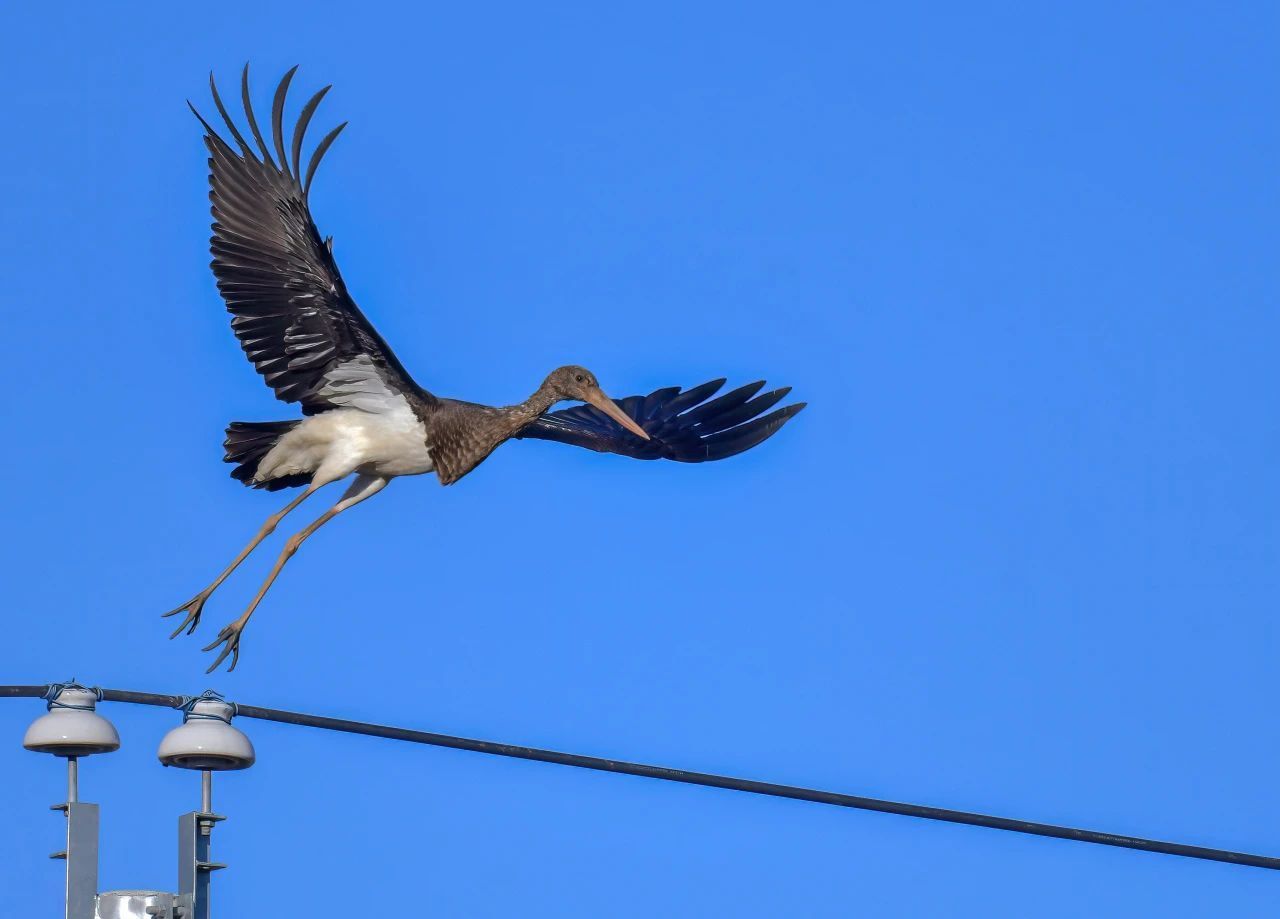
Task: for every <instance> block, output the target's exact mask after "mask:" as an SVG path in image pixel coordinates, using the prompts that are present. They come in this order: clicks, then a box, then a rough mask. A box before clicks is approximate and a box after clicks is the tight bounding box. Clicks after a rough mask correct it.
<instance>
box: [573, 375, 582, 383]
mask: <svg viewBox="0 0 1280 919" xmlns="http://www.w3.org/2000/svg"><path fill="white" fill-rule="evenodd" d="M574 379H575V380H577V381H578V382H579V383H581V382H582V379H583V377H582V374H578V375H577V376H576V377H574Z"/></svg>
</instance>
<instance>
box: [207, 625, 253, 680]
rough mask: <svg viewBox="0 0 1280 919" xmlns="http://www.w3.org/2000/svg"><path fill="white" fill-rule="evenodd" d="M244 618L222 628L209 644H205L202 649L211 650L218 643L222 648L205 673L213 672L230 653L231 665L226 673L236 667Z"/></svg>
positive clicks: (238, 659) (238, 660)
mask: <svg viewBox="0 0 1280 919" xmlns="http://www.w3.org/2000/svg"><path fill="white" fill-rule="evenodd" d="M244 627H245V620H243V619H237V620H236V621H235V622H233V623H231V625H229V626H227V627H226V628H224V629H223V630H222V631H221V632H219V633H218V637H217V638H215V639H214V640H213V642H212V643H211V644H208V645H205V647H204V648H203V650H205V651H212V650H213V649H214V648H216V647H218V645H222V646H223V648H222V650H221V651H219V652H218V658H217V660H215V661H214V662H213V663H212V664H211V665H210V666H209V669H208V670H206V671H205V673H213V671H215V670H217V669H218V666H219V665H220V664H221V663H222V662H223V661H225V660H226V659H227V655H228V654H230V655H231V666H230V667H228V668H227V673H230V672H231V671H232V670H235V669H236V664H238V663H240V635H241V633H243V632H244Z"/></svg>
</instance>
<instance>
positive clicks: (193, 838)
mask: <svg viewBox="0 0 1280 919" xmlns="http://www.w3.org/2000/svg"><path fill="white" fill-rule="evenodd" d="M225 819H226V818H225V817H223V816H220V815H218V814H209V813H202V812H200V811H192V812H191V813H189V814H183V815H182V816H181V817H179V818H178V903H179V905H180V906H182V907H183V910H184V912H183V916H184V919H209V875H211V874H212V873H213V872H215V871H218V870H220V869H222V868H225V867H227V866H226V865H223V864H219V863H218V862H213V861H210V860H209V841H210V836H211V835H212V832H213V827H214V824H216V823H217V822H218V821H220V820H225Z"/></svg>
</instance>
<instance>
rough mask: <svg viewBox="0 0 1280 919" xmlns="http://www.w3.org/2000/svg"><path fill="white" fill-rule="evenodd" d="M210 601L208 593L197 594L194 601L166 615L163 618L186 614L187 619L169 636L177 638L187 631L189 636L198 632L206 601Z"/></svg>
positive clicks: (191, 600)
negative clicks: (197, 628) (197, 627)
mask: <svg viewBox="0 0 1280 919" xmlns="http://www.w3.org/2000/svg"><path fill="white" fill-rule="evenodd" d="M208 599H209V595H208V594H207V593H200V594H196V596H194V597H193V598H192V599H190V600H188V601H187V602H186V603H184V604H182V606H179V607H178V608H177V609H175V610H170V611H169V612H167V613H164V614H163V615H162V617H161V618H168V617H169V616H176V615H177V614H178V613H181V612H185V613H186V614H187V616H186V618H185V619H183V620H182V622H181V623H180V624H179V625H178V627H177V628H176V629H174V630H173V632H172V633H171V634H170V635H169V637H170V638H177V637H178V636H179V635H181V634H182V632H183V631H184V630H185V631H186V633H187V634H188V635H190V634H191V633H192V632H194V631H195V630H196V626H198V625H199V624H200V616H201V614H202V613H203V612H204V604H205V601H206V600H208Z"/></svg>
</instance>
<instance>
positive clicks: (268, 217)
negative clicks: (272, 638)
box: [164, 66, 804, 672]
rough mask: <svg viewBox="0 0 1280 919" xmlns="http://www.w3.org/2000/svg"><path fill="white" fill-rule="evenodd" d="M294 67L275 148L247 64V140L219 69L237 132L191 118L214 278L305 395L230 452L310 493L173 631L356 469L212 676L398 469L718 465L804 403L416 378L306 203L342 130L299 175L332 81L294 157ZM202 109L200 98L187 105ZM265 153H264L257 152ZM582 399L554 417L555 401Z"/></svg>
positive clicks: (256, 342) (305, 114)
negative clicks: (550, 453)
mask: <svg viewBox="0 0 1280 919" xmlns="http://www.w3.org/2000/svg"><path fill="white" fill-rule="evenodd" d="M296 71H297V68H296V67H295V68H293V70H290V71H289V72H288V73H287V74H285V76H284V79H282V80H281V81H280V84H279V86H278V87H277V88H276V93H275V98H274V101H273V104H272V109H271V137H272V141H273V144H274V147H275V156H274V157H273V156H272V152H271V151H270V150H269V149H268V148H267V144H266V142H265V141H264V139H263V135H262V131H261V129H260V128H259V126H258V122H257V119H256V118H255V116H254V112H253V107H252V106H251V105H250V102H249V68H248V66H246V67H245V69H244V73H243V75H242V77H241V97H242V102H243V105H244V111H245V118H246V120H247V122H248V126H249V131H250V133H251V135H252V137H253V141H254V145H253V146H251V145H250V144H249V142H248V141H247V140H246V139H245V137H244V135H243V134H242V133H241V132H240V129H239V128H238V127H237V126H236V123H235V121H233V120H232V118H231V117H230V115H228V113H227V109H226V107H225V105H223V102H222V98H221V97H220V96H219V95H218V89H217V86H216V85H214V82H213V79H212V77H210V80H209V88H210V90H211V92H212V94H213V102H214V105H215V106H216V107H217V109H218V114H219V115H220V116H221V117H222V120H223V122H224V123H225V125H226V128H227V132H228V133H229V134H230V138H231V141H232V142H233V143H234V144H235V146H234V147H233V146H232V145H231V143H228V141H227V140H224V139H223V137H222V136H220V135H219V134H218V132H217V131H215V130H214V129H213V128H212V127H211V126H210V125H209V123H208V122H206V121H205V120H204V118H202V117H201V116H200V113H199V112H196V117H197V118H199V119H200V123H201V124H202V125H204V129H205V138H204V140H205V144H206V146H207V147H208V148H209V153H210V159H209V169H210V176H209V184H210V186H211V188H210V192H209V198H210V200H211V201H212V202H213V207H212V212H213V218H214V222H213V238H212V240H211V242H210V248H211V250H212V252H213V273H214V275H215V276H216V277H217V280H218V290H219V291H220V292H221V293H222V297H223V299H224V300H225V301H226V304H227V309H228V311H229V312H230V313H231V314H232V317H233V318H232V320H231V327H232V329H233V331H234V332H235V334H236V338H238V339H239V341H240V346H241V348H243V349H244V352H245V354H246V355H247V356H248V358H249V360H250V361H252V362H253V365H254V366H255V367H256V368H257V370H258V372H259V373H261V374H262V376H263V377H264V378H265V379H266V382H267V385H268V386H270V387H271V388H272V389H273V390H274V391H275V394H276V396H277V397H278V398H279V399H281V400H282V401H284V402H297V403H299V404H300V405H301V408H302V413H303V416H304V417H303V418H301V419H298V420H295V421H275V422H232V424H231V425H230V427H228V428H227V439H226V444H225V446H226V457H225V458H226V460H227V461H228V462H231V463H234V464H235V469H234V470H233V471H232V473H231V474H232V476H233V477H234V478H236V479H239V480H240V481H242V482H244V483H245V484H246V485H251V486H253V487H255V488H265V489H267V490H269V491H275V490H277V489H280V488H289V487H301V488H302V489H303V490H302V492H301V493H300V494H299V495H298V496H297V497H296V498H294V499H293V500H292V501H291V502H289V503H288V504H287V505H286V506H285V507H284V508H283V509H282V510H280V511H279V512H277V513H275V514H272V515H271V516H270V517H268V518H267V521H266V523H264V524H263V526H262V529H261V530H259V531H258V533H257V535H256V536H254V538H253V539H252V540H250V542H249V544H248V545H247V546H245V548H244V549H243V550H242V551H241V552H240V554H239V555H238V556H236V558H235V559H234V560H233V561H232V562H231V564H230V565H229V566H227V568H226V570H224V571H223V572H222V574H220V575H218V577H217V578H216V579H215V580H214V582H213V583H212V584H210V585H209V586H208V587H206V588H205V589H204V590H202V591H200V593H198V594H196V595H195V596H194V597H193V598H191V600H189V601H187V602H186V603H184V604H182V606H180V607H178V608H177V609H175V610H171V611H170V612H168V613H165V614H164V615H166V616H175V615H178V614H179V613H184V614H185V618H184V619H183V621H182V624H181V625H179V626H178V628H177V629H175V630H174V632H173V635H172V636H170V637H176V636H177V635H178V634H179V633H181V632H182V631H184V630H185V631H186V632H187V634H191V633H192V632H194V631H195V629H196V626H197V625H199V623H200V616H201V613H202V611H203V609H204V605H205V602H206V601H207V600H208V599H209V596H210V595H211V594H212V593H213V591H214V590H216V589H217V587H218V586H219V585H220V584H221V583H222V582H223V581H224V580H226V578H227V577H228V576H229V575H230V574H231V572H233V571H234V570H235V569H236V567H237V566H238V565H239V564H240V563H241V562H242V561H244V559H245V558H246V557H247V556H248V555H249V553H250V552H252V551H253V549H254V548H255V547H256V546H257V545H258V544H259V543H260V542H262V540H264V539H266V537H267V536H269V535H270V534H271V533H272V532H273V531H274V530H275V528H276V526H277V525H278V524H279V523H280V521H281V520H282V519H283V518H284V516H285V515H286V514H288V513H289V512H290V511H292V510H293V509H294V508H296V507H297V506H298V505H299V504H301V503H302V502H303V500H305V499H306V498H307V497H308V496H309V495H311V494H312V493H313V492H315V491H317V490H318V489H320V488H322V487H324V486H325V485H328V484H330V483H332V482H336V481H338V480H339V479H344V478H346V477H348V476H354V479H353V481H352V483H351V485H350V487H349V488H348V489H347V491H346V493H345V494H343V496H342V498H341V499H339V501H338V502H337V503H336V504H334V505H333V506H332V507H331V508H329V509H328V510H327V511H325V512H324V513H323V514H321V515H320V517H318V518H317V519H316V520H315V521H313V522H312V523H311V524H309V525H308V526H306V527H305V528H303V529H302V530H300V531H299V532H298V533H296V534H294V535H293V536H292V537H290V538H289V540H288V542H286V544H285V547H284V550H283V551H282V552H281V553H280V557H279V558H278V559H277V560H276V563H275V566H274V567H273V568H272V569H271V573H270V574H269V575H268V576H267V579H266V581H265V582H264V583H263V585H262V587H261V589H260V590H259V591H258V594H257V596H255V597H254V599H253V601H252V602H251V603H250V604H249V607H248V608H247V609H246V610H245V612H244V613H243V614H242V615H241V616H240V617H239V618H238V619H236V620H235V621H234V622H232V623H231V624H230V625H228V626H227V627H226V628H224V629H223V630H222V631H221V632H219V633H218V636H217V638H216V639H215V640H214V641H213V643H212V644H210V645H208V646H207V647H206V648H205V650H206V651H210V650H213V649H214V648H217V647H218V646H219V645H221V646H222V647H221V650H220V651H219V653H218V656H217V658H216V659H215V660H214V662H213V664H212V666H210V667H209V671H210V672H212V671H213V670H214V669H215V668H216V667H217V666H218V665H219V664H221V663H222V662H223V661H224V660H226V658H227V656H228V655H230V656H231V665H230V668H229V669H230V670H234V669H235V666H236V663H237V662H238V661H239V659H240V636H241V634H242V633H243V631H244V627H245V624H246V623H247V622H248V621H249V617H250V616H252V615H253V612H254V610H255V609H257V607H258V604H259V603H260V602H261V601H262V598H263V596H265V595H266V592H267V590H268V588H270V586H271V584H272V582H273V581H274V580H275V578H276V576H277V575H278V574H279V573H280V569H281V568H283V567H284V564H285V562H287V561H288V560H289V558H290V557H291V556H292V555H293V553H294V552H296V551H297V549H298V546H299V545H301V544H302V542H303V541H304V540H305V539H306V538H307V537H308V536H310V535H311V534H312V533H314V532H315V531H316V529H318V528H319V527H320V526H322V525H324V524H325V523H326V522H328V521H329V520H331V519H333V518H334V517H335V516H337V515H338V514H340V513H341V512H342V511H344V510H346V509H347V508H349V507H352V506H354V505H356V504H359V503H360V502H361V501H364V500H365V499H367V498H370V497H372V496H373V495H375V494H377V493H378V492H379V491H381V490H382V489H383V488H384V487H385V486H386V484H387V483H388V482H389V481H390V480H391V479H393V478H395V477H396V476H403V475H421V474H422V473H426V472H433V471H434V472H435V473H436V475H437V476H438V477H439V479H440V482H441V484H444V485H449V484H452V483H453V482H456V481H458V479H460V478H462V477H463V476H464V475H466V474H467V473H468V472H470V471H471V470H472V469H474V468H475V467H476V466H478V465H479V464H480V463H481V462H483V461H484V459H485V458H486V457H487V456H488V455H489V454H490V453H492V452H493V450H494V449H496V448H497V447H498V446H499V445H501V444H502V443H503V442H504V441H507V440H510V439H511V438H524V437H535V438H541V439H544V440H558V441H560V442H562V443H569V444H576V445H577V446H581V447H587V448H589V449H592V450H597V451H600V452H606V453H618V454H622V455H623V456H632V457H635V458H637V459H673V460H678V461H680V462H687V463H699V462H704V461H707V460H717V459H723V458H725V457H727V456H732V455H734V454H736V453H741V452H742V451H743V450H747V449H750V448H751V447H754V446H755V445H756V444H758V443H760V442H761V441H763V440H765V439H767V438H769V437H771V436H772V435H773V434H774V433H775V432H776V431H777V430H778V429H779V428H781V427H782V425H783V424H785V423H786V422H787V420H788V419H790V418H791V417H792V416H793V415H795V414H796V413H797V412H799V411H800V410H801V409H802V408H804V403H796V404H793V405H789V406H786V407H785V408H781V409H777V410H775V411H773V412H771V413H769V414H764V413H765V412H769V410H770V409H772V408H773V407H774V406H775V405H776V404H777V403H778V402H779V401H781V400H782V398H783V397H784V396H786V394H787V393H788V392H789V390H788V389H778V390H774V391H773V392H768V393H764V394H763V395H759V394H758V393H759V391H760V389H761V388H762V387H763V385H764V384H763V383H753V384H750V385H748V386H743V387H741V388H739V389H736V390H733V391H732V392H730V393H728V394H726V395H723V396H720V397H719V398H714V399H712V398H711V397H712V396H713V395H714V394H715V393H716V392H717V391H718V390H719V389H720V387H721V386H722V385H723V384H724V380H716V381H713V382H711V383H705V384H703V385H702V386H697V387H694V388H693V389H690V390H686V391H681V390H680V389H679V388H670V389H660V390H657V391H656V392H653V393H651V394H649V395H648V396H631V397H630V398H627V399H623V400H621V401H620V402H619V403H614V402H613V401H611V400H610V399H609V398H608V397H607V396H606V395H605V394H604V392H603V391H602V390H601V389H600V384H599V383H598V382H597V381H596V378H595V375H594V374H592V373H591V372H590V371H589V370H586V369H585V368H583V367H578V366H567V367H561V368H560V369H558V370H555V371H553V372H552V373H551V374H550V375H549V376H548V377H547V378H546V379H545V380H544V381H543V382H542V385H541V386H539V387H538V389H537V390H536V391H535V392H534V393H533V395H531V396H530V397H529V398H528V399H526V400H524V401H523V402H521V403H519V404H517V405H510V406H506V407H502V408H495V407H491V406H487V405H477V404H475V403H471V402H461V401H458V400H455V399H444V398H439V397H437V396H434V395H432V394H431V393H429V392H427V390H425V389H423V388H422V387H421V386H419V385H418V384H417V383H415V382H414V381H413V378H412V377H410V376H409V374H408V372H407V371H406V370H405V369H404V367H403V366H401V364H400V362H399V361H398V360H397V359H396V356H395V355H394V354H393V353H392V351H391V349H390V348H388V347H387V344H386V342H384V341H383V340H382V337H381V336H379V335H378V333H377V331H376V330H375V329H374V328H373V326H372V325H371V324H370V323H369V321H368V320H367V319H366V318H365V317H364V314H363V313H361V312H360V309H359V308H358V307H357V306H356V304H355V302H354V301H353V300H352V299H351V297H350V296H349V295H348V293H347V289H346V285H345V284H343V282H342V276H341V275H340V274H339V273H338V266H337V264H336V263H335V262H334V260H333V247H332V244H331V240H322V239H321V237H320V234H319V232H318V231H317V230H316V227H315V224H314V222H313V221H312V219H311V212H310V208H309V207H308V204H307V197H308V192H309V190H310V187H311V180H312V178H313V177H314V175H315V171H316V167H317V166H318V165H319V164H320V160H321V158H322V157H323V156H324V154H325V152H326V151H327V150H328V149H329V146H330V145H331V144H332V143H333V141H334V139H335V138H336V137H337V136H338V133H339V132H340V131H341V130H342V129H343V128H344V127H345V126H346V124H345V123H344V124H341V125H339V126H338V127H337V128H335V129H334V130H332V131H330V132H329V133H328V134H327V135H325V137H324V139H323V140H321V141H320V143H319V144H318V145H317V146H316V148H315V150H314V152H313V153H312V154H311V157H310V160H309V162H308V164H307V169H306V172H305V174H304V173H303V172H302V171H301V169H300V166H301V153H302V144H303V139H304V136H305V134H306V130H307V126H308V124H309V123H310V121H311V117H312V115H314V114H315V110H316V106H318V105H319V103H320V100H321V99H322V98H324V95H325V93H326V92H328V91H329V87H327V86H326V87H325V88H324V89H322V90H320V91H319V92H318V93H316V94H315V95H314V96H312V97H311V99H310V100H309V101H308V102H307V103H306V105H304V106H303V108H302V112H301V114H300V115H299V117H298V121H297V124H296V126H295V127H294V130H293V136H292V139H291V143H290V150H289V151H288V153H289V154H290V155H286V150H285V135H284V106H285V98H286V95H287V93H288V89H289V83H290V82H291V81H292V79H293V75H294V73H295V72H296ZM192 111H193V112H195V108H194V107H192ZM255 148H256V149H255ZM566 400H571V401H577V402H583V403H585V404H584V405H581V406H577V407H574V408H569V409H565V410H562V411H557V412H552V411H550V409H551V407H552V406H554V405H555V404H556V403H558V402H562V401H566Z"/></svg>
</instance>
